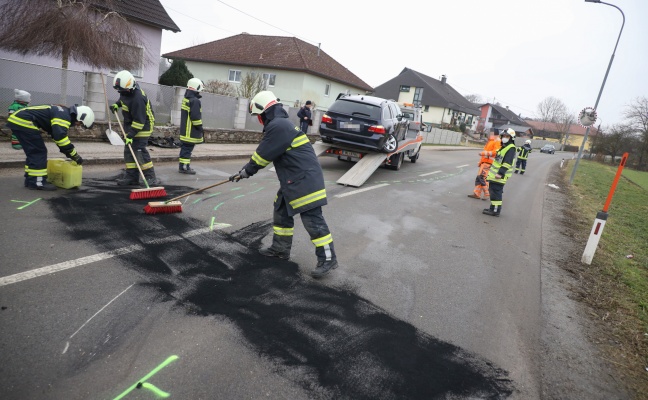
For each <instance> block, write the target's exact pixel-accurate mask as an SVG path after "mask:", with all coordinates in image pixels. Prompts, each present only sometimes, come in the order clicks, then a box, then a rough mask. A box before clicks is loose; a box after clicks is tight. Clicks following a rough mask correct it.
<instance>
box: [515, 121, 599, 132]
mask: <svg viewBox="0 0 648 400" xmlns="http://www.w3.org/2000/svg"><path fill="white" fill-rule="evenodd" d="M524 121H525V122H526V123H527V124H529V125H531V127H532V128H533V131H534V133H535V134H536V135H538V134H539V133H540V132H542V131H543V130H544V131H546V132H560V124H557V123H554V122H543V121H531V120H528V119H525V120H524ZM585 129H586V128H583V127H582V126H580V125H579V124H571V126H570V127H569V134H570V135H580V136H585ZM597 133H598V130H597V129H596V128H595V127H593V126H592V127H590V131H589V136H596V134H597Z"/></svg>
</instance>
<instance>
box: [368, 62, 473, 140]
mask: <svg viewBox="0 0 648 400" xmlns="http://www.w3.org/2000/svg"><path fill="white" fill-rule="evenodd" d="M374 95H376V96H378V97H384V98H388V99H394V100H396V101H397V102H399V103H412V104H414V105H419V106H421V108H422V111H423V113H422V116H423V123H424V124H425V125H426V126H428V127H433V126H434V127H442V126H447V125H450V126H460V125H461V124H462V123H464V124H466V126H467V127H471V126H472V125H473V120H475V119H476V118H477V116H479V110H478V109H477V108H476V107H475V106H474V105H473V103H471V102H470V101H468V100H467V99H466V98H465V97H463V96H462V95H461V94H460V93H459V92H457V91H456V90H455V89H454V88H453V87H452V86H450V84H448V81H447V78H446V76H445V75H443V76H442V77H441V80H437V79H434V78H431V77H429V76H427V75H424V74H422V73H420V72H417V71H414V70H412V69H409V68H405V69H403V70H402V71H401V73H400V74H398V76H396V77H394V78H392V79H390V80H389V81H387V82H385V83H383V84H382V85H379V86H377V87H376V88H375V90H374Z"/></svg>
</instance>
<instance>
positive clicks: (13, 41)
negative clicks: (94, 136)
mask: <svg viewBox="0 0 648 400" xmlns="http://www.w3.org/2000/svg"><path fill="white" fill-rule="evenodd" d="M115 5H116V3H115V1H114V0H104V1H101V2H98V1H89V0H56V1H52V0H29V1H23V0H8V1H7V2H6V3H4V4H2V5H1V6H0V48H2V49H4V50H8V51H13V52H16V53H18V54H21V55H26V54H35V55H38V56H50V57H56V58H60V59H61V67H62V68H63V69H64V70H66V69H67V68H68V64H69V61H70V59H74V60H76V61H78V62H80V63H83V64H87V65H90V66H93V67H96V68H105V67H110V68H112V69H122V68H123V69H134V68H139V67H141V66H142V63H146V64H148V63H150V62H151V60H150V56H148V55H143V54H142V50H141V48H142V47H144V46H143V45H142V41H141V40H140V36H139V34H138V33H137V31H136V30H135V29H134V28H133V27H132V25H131V24H130V23H129V22H128V21H127V20H126V19H125V18H124V17H123V16H121V15H120V14H119V13H117V12H116V11H114V10H115ZM61 92H62V93H61V96H62V99H65V93H66V92H67V74H66V73H65V71H63V74H62V79H61Z"/></svg>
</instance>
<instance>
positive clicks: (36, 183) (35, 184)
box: [25, 176, 56, 192]
mask: <svg viewBox="0 0 648 400" xmlns="http://www.w3.org/2000/svg"><path fill="white" fill-rule="evenodd" d="M46 178H47V177H45V176H37V177H34V176H30V177H29V178H27V179H25V187H26V188H27V189H29V190H45V191H47V192H53V191H54V190H56V186H54V185H51V184H50V183H49V182H47V179H46Z"/></svg>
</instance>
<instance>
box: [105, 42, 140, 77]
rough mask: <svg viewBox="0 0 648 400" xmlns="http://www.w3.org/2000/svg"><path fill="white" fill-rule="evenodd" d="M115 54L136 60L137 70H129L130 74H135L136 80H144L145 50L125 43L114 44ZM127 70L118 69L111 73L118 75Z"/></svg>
mask: <svg viewBox="0 0 648 400" xmlns="http://www.w3.org/2000/svg"><path fill="white" fill-rule="evenodd" d="M113 53H114V54H122V55H123V56H124V57H127V58H129V59H134V60H137V61H138V63H137V64H138V66H137V68H131V69H129V71H130V73H131V74H133V76H134V77H136V78H143V77H144V71H143V70H142V65H143V60H144V49H143V48H141V47H136V46H131V45H128V44H124V43H117V42H113ZM124 69H127V68H116V69H115V70H114V71H110V73H111V74H116V73H117V72H119V71H121V70H124Z"/></svg>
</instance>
